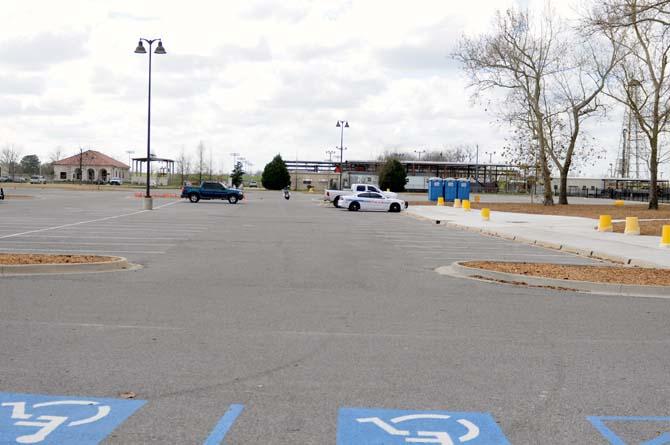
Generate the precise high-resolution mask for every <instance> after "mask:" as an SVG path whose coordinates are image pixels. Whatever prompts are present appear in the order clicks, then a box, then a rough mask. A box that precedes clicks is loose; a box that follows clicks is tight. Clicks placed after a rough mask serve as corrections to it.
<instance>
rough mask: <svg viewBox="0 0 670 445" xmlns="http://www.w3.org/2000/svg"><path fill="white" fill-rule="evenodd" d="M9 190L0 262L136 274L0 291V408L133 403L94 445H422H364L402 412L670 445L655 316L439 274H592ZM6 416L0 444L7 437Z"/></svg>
mask: <svg viewBox="0 0 670 445" xmlns="http://www.w3.org/2000/svg"><path fill="white" fill-rule="evenodd" d="M6 192H7V190H6ZM20 192H21V194H24V195H26V194H27V195H31V196H32V199H11V197H10V199H7V200H6V201H4V202H0V251H2V252H53V253H64V252H76V253H97V254H110V255H119V256H124V257H126V258H128V259H129V260H130V261H131V262H133V263H136V264H139V265H141V266H142V267H141V268H140V269H137V270H132V271H125V272H109V273H93V274H72V275H36V276H30V277H2V278H0V391H2V392H3V393H10V394H12V397H15V398H16V401H18V400H19V399H20V397H24V396H22V395H25V394H30V395H40V396H44V397H47V396H64V397H68V398H71V399H75V398H76V399H79V398H82V399H86V398H89V399H94V398H106V399H110V398H111V399H118V398H119V397H120V394H122V393H128V392H133V393H135V394H136V397H135V401H137V400H141V401H144V404H141V403H139V404H138V405H137V406H132V407H131V406H130V405H127V408H124V406H126V405H123V404H121V403H120V404H119V408H118V411H117V407H116V405H110V406H111V407H112V408H111V409H112V413H115V412H123V410H124V409H127V413H126V414H127V416H126V417H124V418H121V417H119V418H118V419H117V418H114V419H116V420H118V422H117V424H115V425H114V426H115V427H114V428H112V426H110V429H109V431H107V430H104V431H103V430H102V429H101V430H100V431H98V433H99V434H100V436H101V437H102V438H103V440H104V443H108V444H135V443H138V444H139V443H161V444H164V443H165V444H167V443H170V444H172V443H174V444H201V443H207V444H213V443H221V441H222V440H224V439H223V438H224V436H225V443H228V444H245V445H248V444H286V445H289V444H291V445H293V444H330V443H337V444H338V445H345V444H353V443H356V444H366V443H375V444H376V443H389V444H395V443H411V442H409V441H408V442H405V439H409V438H410V436H411V437H412V438H416V439H417V440H416V441H413V442H415V443H421V440H420V437H415V436H414V435H415V430H414V429H412V430H411V433H408V434H407V435H401V434H400V433H397V434H395V435H394V434H392V433H389V434H388V441H387V442H380V441H379V439H377V436H374V434H376V433H375V431H376V432H379V433H380V434H381V433H384V434H386V433H387V432H388V431H386V430H384V429H383V428H381V427H378V426H379V425H380V423H379V422H382V420H383V421H384V422H386V426H387V427H389V426H390V424H389V422H390V420H389V419H390V418H391V417H393V416H392V414H393V415H395V416H396V417H395V419H396V420H397V421H398V422H400V420H398V419H400V417H398V416H401V414H400V413H408V412H413V413H419V412H429V413H433V415H434V416H435V415H436V414H435V413H437V412H442V413H450V414H449V415H450V416H451V417H452V418H453V419H457V418H458V419H461V420H463V422H462V423H460V426H459V425H458V424H454V425H455V426H445V428H453V429H452V430H450V433H449V434H450V435H451V436H449V437H451V439H449V440H452V441H453V443H455V444H457V443H469V444H471V445H473V444H474V445H477V444H480V443H488V444H504V443H512V444H543V445H545V444H608V443H618V442H615V441H614V439H613V437H614V438H616V437H618V438H620V439H622V440H623V441H624V442H621V443H644V442H645V441H649V440H656V441H655V442H647V443H649V444H652V443H654V444H657V445H658V444H662V443H670V441H668V440H666V441H665V442H664V441H663V440H664V439H663V434H665V432H667V431H670V418H667V417H665V416H670V410H669V409H668V406H669V403H670V377H668V369H670V357H669V356H668V353H667V352H668V348H669V347H670V337H669V334H670V325H669V324H668V323H667V320H668V318H669V316H670V306H669V305H668V301H667V300H664V299H654V298H632V297H615V296H593V295H585V294H578V293H572V292H561V291H556V290H551V289H538V288H524V287H515V286H509V285H501V284H496V283H487V282H482V281H473V280H465V279H459V278H453V277H449V276H444V275H439V274H437V273H436V272H435V268H437V267H440V266H444V265H448V264H450V263H452V262H453V261H457V260H464V259H509V260H527V261H542V262H547V261H551V262H561V263H562V262H571V263H578V264H587V263H590V262H591V261H590V260H587V259H583V258H580V257H576V256H572V255H569V254H565V253H561V252H557V251H553V250H547V249H543V248H539V247H533V246H528V245H524V244H520V243H514V242H511V241H505V240H501V239H496V238H489V237H483V236H481V235H478V234H474V233H470V232H466V231H458V230H454V229H449V228H447V227H446V226H445V225H444V224H442V225H436V224H434V223H431V222H428V221H424V220H420V219H416V218H414V217H411V216H409V215H407V214H404V213H402V214H389V213H364V212H347V211H342V210H337V209H335V208H333V207H332V206H327V205H325V204H323V203H321V202H320V201H319V196H317V195H315V194H301V193H294V194H293V195H292V197H291V200H290V201H285V200H284V199H283V198H282V197H281V194H280V193H279V192H256V191H254V192H249V193H247V197H248V199H245V200H244V201H243V202H241V203H240V204H237V205H230V204H228V203H226V202H213V201H210V202H200V203H198V204H191V203H188V202H187V201H186V200H175V199H157V200H156V202H155V203H154V206H155V210H153V211H142V210H141V201H140V200H139V199H136V198H135V197H134V195H133V193H132V192H128V191H100V192H81V191H64V190H55V189H54V190H36V189H35V190H21V191H20ZM17 193H18V192H17ZM14 395H15V396H14ZM8 400H9V399H7V398H6V397H5V399H2V394H0V402H6V403H14V402H15V401H12V402H7V401H8ZM12 400H13V399H12ZM25 400H26V403H33V402H35V401H36V400H37V399H35V401H33V400H32V399H30V398H28V397H25ZM40 400H42V399H40ZM124 401H125V402H128V403H130V402H129V401H128V400H124ZM101 403H102V402H101ZM105 403H110V404H111V403H112V402H105ZM37 405H39V402H37ZM37 405H36V404H35V403H33V405H31V406H33V407H36V406H37ZM11 406H13V405H6V406H5V407H4V408H3V407H2V406H0V427H3V428H4V427H6V428H10V427H11V428H13V429H11V432H13V431H15V430H16V429H17V428H18V429H21V426H20V425H18V426H17V425H16V424H17V423H19V422H15V421H14V420H13V419H17V418H18V417H10V412H13V414H12V415H15V416H19V415H20V412H19V411H12V409H10V407H11ZM350 408H357V409H358V408H361V409H363V408H366V409H368V410H352V409H350ZM40 409H44V408H40ZM383 410H395V411H393V412H385V411H383ZM396 412H397V413H396ZM45 414H46V413H45ZM3 416H4V417H3ZM361 416H363V417H365V416H367V417H365V419H374V418H377V419H380V420H379V422H377V423H374V422H373V421H370V422H372V423H367V424H366V423H365V422H361V419H363V417H361ZM384 416H388V417H384ZM458 416H460V417H458ZM487 416H489V417H487ZM594 416H595V417H594ZM603 416H605V417H603ZM401 417H402V416H401ZM596 417H598V418H599V419H596ZM109 418H110V421H111V419H112V415H110V417H109ZM405 418H407V417H406V416H405ZM589 418H591V419H589ZM352 419H354V420H352ZM356 419H358V420H356ZM467 419H470V420H468V421H467V422H471V423H472V422H474V423H476V424H477V427H478V428H477V430H478V432H477V434H478V435H479V436H477V437H474V434H475V433H474V429H472V428H474V427H468V426H467V425H468V424H467V422H466V420H467ZM433 421H436V420H435V419H433ZM3 422H4V423H3ZM436 422H437V421H436ZM478 422H479V423H478ZM599 422H600V423H599ZM373 423H374V424H373ZM75 425H76V424H75ZM110 425H111V424H110ZM436 425H438V424H436ZM601 425H602V427H600V426H601ZM368 426H369V429H361V428H364V427H365V428H368ZM400 426H401V425H400V424H398V425H397V427H400ZM438 426H439V425H438ZM23 428H26V431H27V432H28V433H30V432H31V431H32V430H31V429H30V428H27V427H23ZM60 428H66V427H65V426H62V427H60ZM356 428H358V429H356ZM458 428H460V429H461V430H458ZM603 428H604V429H603ZM72 430H76V428H74V427H73V428H72ZM6 431H10V430H9V429H7V430H6ZM81 431H83V429H81ZM389 431H394V430H393V429H389ZM395 431H396V432H397V431H399V430H395ZM608 432H609V433H608ZM368 433H369V435H367V436H366V434H368ZM2 434H3V433H2V428H0V443H14V442H2V439H3V438H5V437H8V436H2ZM7 434H9V433H7ZM54 434H56V433H54ZM73 434H74V433H73ZM445 434H446V433H445ZM468 434H469V435H470V436H468ZM487 435H488V436H487ZM72 437H74V436H72ZM431 437H438V436H430V435H424V436H423V439H424V440H423V443H449V442H446V440H447V439H443V442H439V441H436V440H437V439H435V440H433V441H432V442H431V441H430V440H432V439H431ZM469 437H472V439H470V438H469ZM486 437H488V439H486ZM352 438H354V439H352ZM505 438H506V439H505ZM667 439H670V434H668V437H667ZM68 440H70V441H69V442H68V441H65V442H61V443H84V442H83V441H79V442H78V441H77V440H76V439H68ZM375 440H376V441H375ZM507 441H508V442H507ZM44 443H47V442H44ZM92 443H95V442H92Z"/></svg>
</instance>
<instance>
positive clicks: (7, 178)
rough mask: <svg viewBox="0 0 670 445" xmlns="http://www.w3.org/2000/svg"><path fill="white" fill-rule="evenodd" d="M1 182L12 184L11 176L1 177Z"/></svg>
mask: <svg viewBox="0 0 670 445" xmlns="http://www.w3.org/2000/svg"><path fill="white" fill-rule="evenodd" d="M0 182H11V179H9V176H0Z"/></svg>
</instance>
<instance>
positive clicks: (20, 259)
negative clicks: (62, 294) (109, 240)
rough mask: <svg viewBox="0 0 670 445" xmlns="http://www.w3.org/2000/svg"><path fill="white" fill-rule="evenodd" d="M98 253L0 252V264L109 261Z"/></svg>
mask: <svg viewBox="0 0 670 445" xmlns="http://www.w3.org/2000/svg"><path fill="white" fill-rule="evenodd" d="M111 260H112V258H111V257H107V256H98V255H45V254H36V253H0V265H18V264H81V263H102V262H108V261H111Z"/></svg>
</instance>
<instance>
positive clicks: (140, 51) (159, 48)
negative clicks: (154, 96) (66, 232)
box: [135, 38, 165, 210]
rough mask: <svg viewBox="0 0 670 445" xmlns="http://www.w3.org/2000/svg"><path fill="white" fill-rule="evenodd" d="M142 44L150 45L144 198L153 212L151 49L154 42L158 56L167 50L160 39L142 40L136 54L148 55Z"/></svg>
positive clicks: (146, 207) (146, 208)
mask: <svg viewBox="0 0 670 445" xmlns="http://www.w3.org/2000/svg"><path fill="white" fill-rule="evenodd" d="M142 42H147V43H148V44H149V95H148V97H149V100H148V104H147V190H146V195H145V196H144V210H151V209H152V208H153V200H152V199H151V49H152V45H153V44H154V42H158V46H156V51H155V52H156V54H165V48H163V42H162V40H161V39H160V38H158V39H144V38H140V40H139V42H138V43H137V48H135V53H136V54H146V53H147V50H146V49H144V46H143V45H142Z"/></svg>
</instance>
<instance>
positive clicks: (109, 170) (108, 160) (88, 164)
mask: <svg viewBox="0 0 670 445" xmlns="http://www.w3.org/2000/svg"><path fill="white" fill-rule="evenodd" d="M53 166H54V179H55V180H56V181H79V180H81V179H82V172H83V180H84V181H86V182H108V181H109V180H110V179H111V178H119V179H121V180H124V181H127V180H130V167H129V166H128V165H126V164H124V163H123V162H121V161H117V160H116V159H114V158H112V157H109V156H107V155H106V154H104V153H101V152H99V151H96V150H86V151H84V152H82V153H78V154H76V155H74V156H70V157H69V158H65V159H61V160H59V161H56V162H54V163H53Z"/></svg>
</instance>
